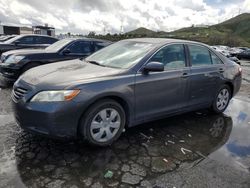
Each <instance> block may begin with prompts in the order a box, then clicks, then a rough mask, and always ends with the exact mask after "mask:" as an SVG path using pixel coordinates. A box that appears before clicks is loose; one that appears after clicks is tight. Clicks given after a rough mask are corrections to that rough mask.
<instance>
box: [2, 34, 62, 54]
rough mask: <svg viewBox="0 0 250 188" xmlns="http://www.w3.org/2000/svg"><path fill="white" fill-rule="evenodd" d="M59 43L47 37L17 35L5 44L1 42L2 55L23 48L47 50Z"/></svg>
mask: <svg viewBox="0 0 250 188" xmlns="http://www.w3.org/2000/svg"><path fill="white" fill-rule="evenodd" d="M56 41H58V39H57V38H54V37H50V36H45V35H34V34H33V35H17V36H15V37H13V38H11V39H9V40H6V41H5V42H0V55H1V54H2V53H3V52H6V51H9V50H15V49H22V48H46V47H48V46H49V45H51V44H53V43H55V42H56Z"/></svg>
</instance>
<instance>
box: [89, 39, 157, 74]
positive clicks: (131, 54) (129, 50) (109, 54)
mask: <svg viewBox="0 0 250 188" xmlns="http://www.w3.org/2000/svg"><path fill="white" fill-rule="evenodd" d="M153 47H154V45H153V44H151V43H146V42H136V41H121V42H117V43H115V44H112V45H110V46H108V47H106V48H103V49H102V50H100V51H98V52H96V53H94V54H93V55H91V56H89V57H88V58H86V61H88V62H96V64H99V65H101V66H105V67H113V68H120V69H127V68H129V67H131V66H133V65H135V64H136V63H138V62H139V61H140V60H141V59H142V58H143V57H144V56H145V55H146V54H147V53H148V52H149V51H150V50H151V49H152V48H153Z"/></svg>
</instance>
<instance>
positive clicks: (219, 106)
mask: <svg viewBox="0 0 250 188" xmlns="http://www.w3.org/2000/svg"><path fill="white" fill-rule="evenodd" d="M231 96H232V91H231V88H230V87H229V86H228V85H223V86H222V87H220V89H219V90H218V92H217V93H216V96H215V99H214V101H213V105H212V110H213V112H215V113H217V114H219V113H222V112H224V111H225V110H226V108H227V106H228V104H229V102H230V99H231Z"/></svg>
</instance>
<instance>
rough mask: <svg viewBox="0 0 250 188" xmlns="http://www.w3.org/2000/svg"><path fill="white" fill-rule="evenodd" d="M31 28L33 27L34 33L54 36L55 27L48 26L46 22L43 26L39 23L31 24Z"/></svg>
mask: <svg viewBox="0 0 250 188" xmlns="http://www.w3.org/2000/svg"><path fill="white" fill-rule="evenodd" d="M32 28H33V32H34V34H38V35H49V36H52V37H54V36H55V28H54V27H49V26H48V24H45V25H44V26H41V25H38V26H33V27H32Z"/></svg>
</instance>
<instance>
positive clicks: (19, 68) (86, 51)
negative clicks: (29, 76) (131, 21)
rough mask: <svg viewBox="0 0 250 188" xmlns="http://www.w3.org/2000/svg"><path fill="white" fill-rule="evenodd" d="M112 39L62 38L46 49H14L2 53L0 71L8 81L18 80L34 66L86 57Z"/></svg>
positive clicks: (108, 43)
mask: <svg viewBox="0 0 250 188" xmlns="http://www.w3.org/2000/svg"><path fill="white" fill-rule="evenodd" d="M110 44H111V42H110V41H106V40H98V39H88V38H83V39H76V38H69V39H62V40H60V41H58V42H56V43H54V44H52V45H51V46H49V47H47V48H45V49H22V50H12V51H8V52H5V53H3V54H2V56H1V62H0V73H1V74H2V76H3V77H4V78H5V80H7V81H14V80H16V79H17V78H18V77H19V76H20V75H21V74H22V73H24V72H25V71H27V70H28V69H31V68H33V67H36V66H39V65H44V64H48V63H53V62H58V61H64V60H71V59H76V58H85V57H87V56H89V55H90V54H92V53H93V52H95V51H97V50H99V49H101V48H103V47H106V46H108V45H110Z"/></svg>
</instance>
